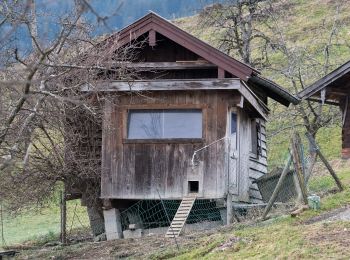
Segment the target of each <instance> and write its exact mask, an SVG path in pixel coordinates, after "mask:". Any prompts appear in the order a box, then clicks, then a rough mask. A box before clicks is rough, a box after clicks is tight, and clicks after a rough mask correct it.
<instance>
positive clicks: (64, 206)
mask: <svg viewBox="0 0 350 260" xmlns="http://www.w3.org/2000/svg"><path fill="white" fill-rule="evenodd" d="M60 199H61V201H60V202H61V203H60V204H61V205H60V206H61V243H62V244H63V245H65V244H67V234H66V230H67V229H66V226H67V204H66V193H65V190H64V191H62V192H61V198H60Z"/></svg>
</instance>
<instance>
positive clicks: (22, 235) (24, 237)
mask: <svg viewBox="0 0 350 260" xmlns="http://www.w3.org/2000/svg"><path fill="white" fill-rule="evenodd" d="M75 209H76V214H77V216H78V218H79V220H80V221H81V222H82V224H83V225H84V226H85V227H88V223H89V222H88V216H87V213H86V207H82V206H80V202H77V201H69V202H68V203H67V213H68V214H67V229H68V231H69V230H70V228H71V225H72V220H73V215H74V214H73V213H74V210H75ZM73 228H82V227H81V224H80V223H79V221H78V219H77V217H74V222H73ZM0 229H1V227H0ZM59 232H60V208H59V207H58V206H51V207H49V208H44V209H41V210H34V209H33V210H28V211H26V212H24V213H22V214H19V215H6V214H4V237H5V242H6V245H8V246H10V245H13V244H19V243H24V242H27V241H31V242H33V243H38V244H43V243H45V242H46V241H52V240H57V239H58V237H59ZM1 246H4V245H3V244H2V241H1V239H0V248H1Z"/></svg>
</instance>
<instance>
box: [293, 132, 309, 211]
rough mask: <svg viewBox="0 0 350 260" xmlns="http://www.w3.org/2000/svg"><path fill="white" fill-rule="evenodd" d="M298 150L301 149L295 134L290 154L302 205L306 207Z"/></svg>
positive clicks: (301, 166) (305, 194)
mask: <svg viewBox="0 0 350 260" xmlns="http://www.w3.org/2000/svg"><path fill="white" fill-rule="evenodd" d="M300 149H301V140H300V136H299V135H298V134H297V133H294V134H293V137H292V154H293V163H294V169H295V173H296V175H297V177H298V182H299V187H300V190H301V195H302V197H303V201H304V204H306V205H307V204H308V201H307V191H306V186H305V178H304V171H303V165H302V161H301V159H302V158H301V155H300Z"/></svg>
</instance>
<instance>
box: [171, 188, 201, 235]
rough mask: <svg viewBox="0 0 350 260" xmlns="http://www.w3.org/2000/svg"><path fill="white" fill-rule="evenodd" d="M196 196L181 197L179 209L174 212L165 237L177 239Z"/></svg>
mask: <svg viewBox="0 0 350 260" xmlns="http://www.w3.org/2000/svg"><path fill="white" fill-rule="evenodd" d="M196 197H197V194H189V195H188V196H186V197H183V199H182V201H181V204H180V206H179V208H178V209H177V211H176V214H175V217H174V219H173V221H172V222H171V224H170V227H169V229H168V231H167V232H166V234H165V237H178V236H179V235H180V233H181V231H182V229H183V227H184V226H185V224H186V220H187V217H188V215H189V214H190V212H191V209H192V207H193V204H194V202H195V200H196Z"/></svg>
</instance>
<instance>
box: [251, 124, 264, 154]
mask: <svg viewBox="0 0 350 260" xmlns="http://www.w3.org/2000/svg"><path fill="white" fill-rule="evenodd" d="M250 123H251V126H250V138H251V140H250V157H251V158H254V159H257V160H258V159H259V158H260V157H261V156H262V144H261V135H262V134H261V127H262V125H261V121H260V120H259V119H257V118H251V120H250ZM253 129H255V131H253ZM253 135H254V136H253ZM254 139H256V140H255V141H254ZM254 144H255V145H254Z"/></svg>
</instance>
